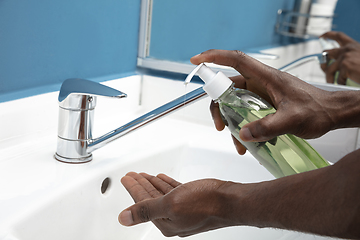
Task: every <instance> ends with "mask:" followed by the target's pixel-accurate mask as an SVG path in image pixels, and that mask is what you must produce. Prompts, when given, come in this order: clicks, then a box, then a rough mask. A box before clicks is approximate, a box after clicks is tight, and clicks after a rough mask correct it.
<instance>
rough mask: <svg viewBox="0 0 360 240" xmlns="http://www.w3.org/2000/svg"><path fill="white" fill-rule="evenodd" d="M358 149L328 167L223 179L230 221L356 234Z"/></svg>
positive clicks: (358, 218) (359, 220)
mask: <svg viewBox="0 0 360 240" xmlns="http://www.w3.org/2000/svg"><path fill="white" fill-rule="evenodd" d="M359 173H360V151H359V150H358V151H356V152H353V153H351V154H349V155H347V156H346V157H345V158H344V159H342V160H341V161H339V162H338V163H337V164H335V165H333V166H329V167H326V168H322V169H318V170H314V171H311V172H306V173H302V174H297V175H292V176H288V177H284V178H280V179H276V180H273V181H269V182H262V183H256V184H244V185H242V184H233V185H231V184H229V187H228V189H227V190H228V191H227V192H228V193H229V194H228V196H229V197H228V198H227V199H228V201H229V202H230V204H228V205H227V209H228V210H229V212H228V213H227V214H230V216H232V217H231V221H232V222H236V225H251V226H257V227H274V228H281V229H289V230H295V231H302V232H310V233H315V234H320V235H327V236H337V237H344V238H360V228H359V226H360V191H359V190H360V174H359Z"/></svg>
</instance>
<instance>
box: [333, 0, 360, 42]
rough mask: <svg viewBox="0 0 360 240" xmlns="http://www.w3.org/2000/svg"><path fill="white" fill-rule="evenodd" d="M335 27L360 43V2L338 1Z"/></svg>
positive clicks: (352, 0)
mask: <svg viewBox="0 0 360 240" xmlns="http://www.w3.org/2000/svg"><path fill="white" fill-rule="evenodd" d="M335 14H336V17H335V19H334V22H333V23H334V25H335V26H336V30H338V31H342V32H344V33H346V34H347V35H349V36H350V37H352V38H354V39H355V40H357V41H360V27H359V26H360V1H359V0H338V4H337V6H336V10H335Z"/></svg>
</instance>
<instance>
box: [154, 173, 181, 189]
mask: <svg viewBox="0 0 360 240" xmlns="http://www.w3.org/2000/svg"><path fill="white" fill-rule="evenodd" d="M157 177H158V178H160V179H162V180H163V181H165V182H167V183H168V184H169V185H171V186H172V187H173V188H176V187H178V186H180V185H181V183H180V182H178V181H176V180H174V179H173V178H171V177H169V176H167V175H165V174H158V175H157Z"/></svg>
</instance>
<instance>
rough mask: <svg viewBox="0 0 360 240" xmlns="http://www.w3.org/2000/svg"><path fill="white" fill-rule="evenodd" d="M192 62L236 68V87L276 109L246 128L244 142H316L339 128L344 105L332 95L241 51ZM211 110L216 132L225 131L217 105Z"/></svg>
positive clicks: (199, 57)
mask: <svg viewBox="0 0 360 240" xmlns="http://www.w3.org/2000/svg"><path fill="white" fill-rule="evenodd" d="M191 62H192V63H193V64H195V65H198V64H200V63H202V62H212V63H216V64H220V65H225V66H231V67H233V68H234V69H236V70H237V71H238V72H239V73H240V74H241V75H239V76H236V77H233V78H232V80H233V81H234V82H235V87H238V88H244V89H247V90H249V91H252V92H254V93H256V94H258V95H259V96H260V97H262V98H264V99H265V100H267V101H268V102H269V103H271V104H273V105H274V107H275V108H276V109H277V111H276V113H275V114H270V115H268V116H266V117H264V118H262V119H260V120H258V121H254V122H251V123H248V124H246V125H245V126H244V127H243V128H242V129H241V130H240V133H239V134H240V138H241V139H242V140H244V141H254V142H262V141H267V140H270V139H272V138H274V137H276V136H279V135H282V134H285V133H291V134H294V135H296V136H298V137H301V138H316V137H320V136H322V135H323V134H325V133H326V132H328V131H329V130H332V129H334V128H335V127H336V124H337V120H338V119H337V118H336V115H335V113H336V111H334V110H336V109H339V108H341V106H342V105H341V104H340V103H339V102H338V101H334V99H332V98H331V96H332V95H333V93H331V92H327V91H324V90H321V89H318V88H316V87H314V86H312V85H310V84H308V83H306V82H304V81H302V80H300V79H298V78H296V77H294V76H292V75H290V74H287V73H284V72H281V71H278V70H276V69H274V68H272V67H269V66H267V65H265V64H262V63H260V62H259V61H257V60H255V59H253V58H251V57H249V56H247V55H246V54H244V53H242V52H240V51H226V50H209V51H206V52H204V53H202V54H199V55H196V56H194V57H192V58H191ZM210 109H211V113H212V116H213V119H214V122H215V126H216V129H217V130H222V129H223V128H224V127H225V125H224V123H223V121H222V119H221V117H220V111H219V108H218V106H217V104H215V103H212V104H211V106H210ZM234 142H235V145H236V148H237V150H238V152H239V153H240V154H244V153H245V148H244V147H243V146H242V145H241V144H240V143H239V142H238V141H236V140H234Z"/></svg>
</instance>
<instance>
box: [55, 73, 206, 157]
mask: <svg viewBox="0 0 360 240" xmlns="http://www.w3.org/2000/svg"><path fill="white" fill-rule="evenodd" d="M96 96H105V97H116V98H123V97H126V94H125V93H123V92H120V91H118V90H116V89H113V88H110V87H107V86H105V85H102V84H100V83H95V82H92V81H89V80H84V79H67V80H65V81H64V83H63V84H62V86H61V89H60V93H59V98H58V101H59V123H58V142H57V150H56V153H55V158H56V159H57V160H59V161H61V162H67V163H85V162H89V161H91V160H92V158H93V157H92V152H93V151H95V150H96V149H99V148H101V147H103V146H105V145H106V144H107V143H109V142H112V141H114V140H115V139H118V138H120V137H122V136H124V135H126V134H128V133H130V132H132V131H134V130H136V129H139V128H141V127H142V126H145V125H147V124H148V123H151V122H154V120H157V119H159V118H161V117H163V116H166V115H167V114H169V113H172V112H174V111H176V110H178V109H180V108H182V107H184V106H187V105H188V104H190V103H193V102H195V101H197V100H200V99H202V98H204V97H206V96H207V95H206V93H205V91H204V90H203V89H202V87H200V88H198V89H196V90H194V91H192V92H190V93H187V94H186V95H184V96H181V97H179V98H177V99H175V100H173V101H171V102H169V103H167V104H165V105H163V106H161V107H159V108H157V109H155V110H153V111H151V112H149V113H146V114H144V115H142V116H141V117H139V118H137V119H135V120H133V121H131V122H129V123H127V124H125V125H123V126H121V127H119V128H117V129H115V130H113V131H110V132H109V133H106V134H104V135H103V136H101V137H98V138H93V137H92V129H93V121H94V109H95V106H96V100H97V99H96Z"/></svg>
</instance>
